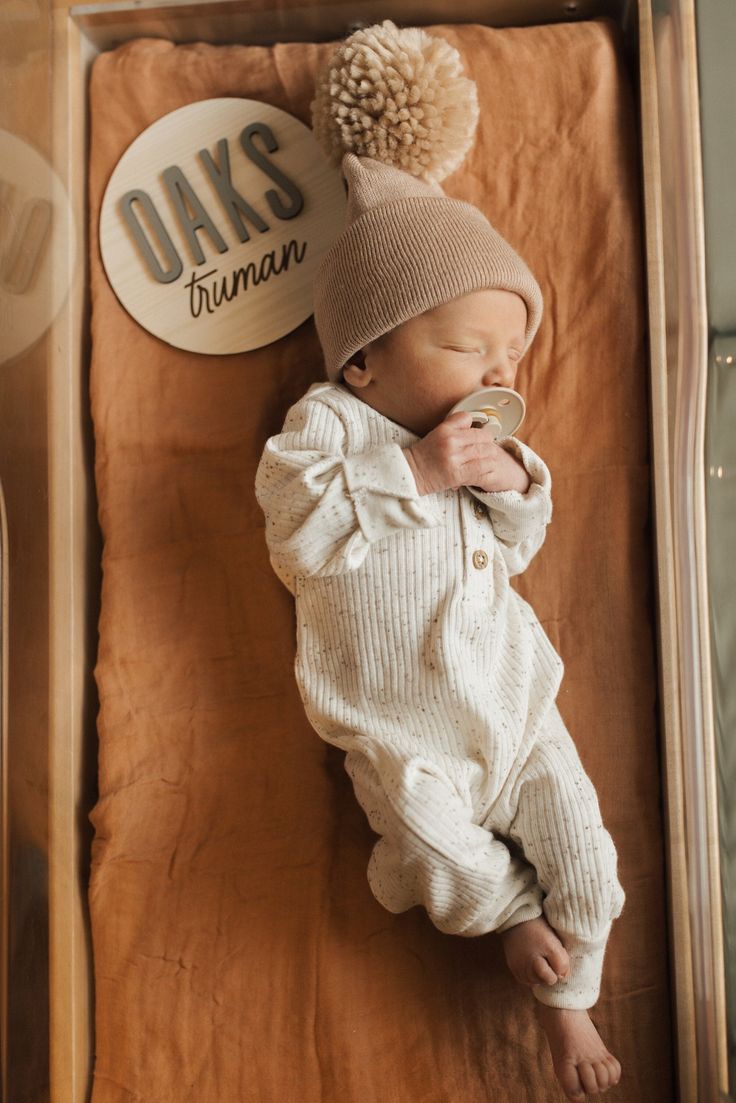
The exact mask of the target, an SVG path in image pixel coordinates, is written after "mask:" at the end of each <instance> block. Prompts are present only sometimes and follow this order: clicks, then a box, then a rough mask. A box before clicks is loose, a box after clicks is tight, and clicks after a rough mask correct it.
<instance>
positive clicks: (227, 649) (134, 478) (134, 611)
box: [89, 19, 674, 1103]
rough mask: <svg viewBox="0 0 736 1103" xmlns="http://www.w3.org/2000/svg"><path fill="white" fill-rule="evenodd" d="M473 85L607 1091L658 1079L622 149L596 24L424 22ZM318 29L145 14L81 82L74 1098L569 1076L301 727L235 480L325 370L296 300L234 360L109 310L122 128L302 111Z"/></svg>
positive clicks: (463, 190) (667, 1040) (255, 537)
mask: <svg viewBox="0 0 736 1103" xmlns="http://www.w3.org/2000/svg"><path fill="white" fill-rule="evenodd" d="M428 29H429V30H430V31H432V30H434V31H436V32H437V33H441V34H444V35H445V36H446V37H447V38H448V39H449V41H450V42H451V43H452V44H453V45H454V46H456V47H457V49H458V50H459V51H460V53H461V55H462V57H463V59H464V63H465V67H466V70H467V72H468V73H469V75H470V76H471V77H472V78H473V79H474V80H475V81H476V82H477V85H478V91H479V96H480V102H481V119H480V124H479V131H478V135H477V140H476V144H475V147H474V149H473V150H472V152H471V153H470V154H469V155H468V157H467V159H466V161H465V163H464V165H463V166H462V167H461V168H460V169H459V170H458V171H457V172H456V173H454V174H453V175H452V176H451V177H449V178H448V179H447V180H446V181H445V183H444V187H445V190H446V192H447V193H448V195H451V196H456V197H458V198H463V199H468V200H470V201H471V202H473V203H475V204H477V205H478V206H479V207H481V208H482V209H483V210H484V211H485V213H486V214H487V215H488V217H489V218H490V219H491V221H492V222H493V223H494V225H496V226H497V227H498V229H499V230H500V232H501V233H503V234H504V235H505V236H506V237H507V238H508V239H509V241H510V242H511V243H512V244H513V245H514V246H515V247H516V248H517V249H518V251H519V252H520V253H521V255H522V256H523V257H524V259H525V260H526V261H527V263H528V264H529V265H530V267H531V269H532V271H533V272H534V273H535V275H536V277H537V279H538V280H539V283H540V285H541V287H542V292H543V295H544V299H545V316H544V318H543V321H542V324H541V328H540V331H539V333H538V335H537V338H536V341H535V342H534V344H533V346H532V348H531V350H530V352H529V353H528V354H527V356H526V358H525V359H524V361H523V362H522V365H521V368H520V372H519V376H518V379H517V386H518V389H519V390H520V391H521V392H522V394H524V396H525V398H526V400H527V406H528V413H527V418H526V421H525V423H524V425H523V427H522V429H521V430H520V431H519V436H520V437H521V438H522V439H524V440H527V441H528V442H529V444H530V445H531V446H532V447H533V448H535V449H536V450H537V451H538V452H539V453H540V454H541V455H542V456H543V457H544V458H545V460H546V461H547V463H548V465H549V467H550V470H551V472H552V478H553V499H554V516H553V520H552V524H551V526H550V528H549V529H548V534H547V539H546V543H545V545H544V547H543V549H542V551H541V552H540V554H539V555H538V556H537V557H536V559H535V560H534V561H533V563H532V564H531V566H530V568H529V569H528V570H527V572H526V573H525V574H523V575H521V576H519V577H517V578H515V579H514V580H513V584H514V585H515V586H516V587H517V588H518V591H519V592H520V593H521V594H522V596H524V597H525V598H526V599H527V600H529V601H530V602H531V603H532V605H533V606H534V608H535V609H536V611H537V613H538V615H539V617H540V619H541V621H542V623H543V624H544V627H545V629H546V630H547V632H548V634H549V636H550V638H551V639H552V641H553V643H554V644H555V646H556V647H557V648H558V650H559V651H560V654H561V655H562V657H563V659H564V661H565V663H566V674H565V678H564V680H563V683H562V688H561V691H560V695H559V699H558V700H559V705H560V709H561V712H562V714H563V717H564V718H565V720H566V722H567V724H568V726H569V728H570V731H571V733H572V735H573V737H574V739H575V740H576V742H577V745H578V747H579V749H580V753H581V757H582V759H583V762H584V764H585V766H586V769H587V770H588V772H589V774H590V775H591V777H592V779H593V782H594V784H595V785H596V788H597V790H598V793H599V799H600V804H601V809H602V812H603V817H604V821H605V823H606V825H607V827H608V829H609V830H610V831H611V834H612V836H613V838H614V841H615V843H616V846H617V848H618V851H619V862H620V874H621V879H622V883H623V885H624V888H625V891H626V893H627V903H626V907H625V909H624V912H623V915H622V916H621V918H620V919H619V920H617V921H616V923H615V924H614V929H613V933H612V936H611V939H610V942H609V945H608V953H607V957H606V964H605V969H604V978H603V986H602V989H601V997H600V1000H599V1002H598V1004H597V1005H596V1006H595V1008H594V1009H593V1012H592V1017H593V1019H594V1021H595V1023H596V1024H597V1026H598V1027H599V1029H600V1031H601V1033H602V1036H603V1038H604V1040H605V1041H606V1042H607V1043H608V1044H609V1046H610V1048H611V1050H612V1052H613V1053H615V1055H616V1056H617V1057H618V1058H619V1060H620V1061H621V1063H622V1066H623V1076H622V1080H621V1083H620V1085H619V1087H618V1088H616V1089H612V1090H610V1091H609V1092H608V1093H606V1098H607V1099H610V1100H611V1101H612V1103H613V1101H615V1100H616V1099H619V1100H623V1099H625V1100H626V1101H627V1103H638V1101H642V1103H658V1101H665V1100H667V1101H669V1100H671V1099H673V1097H674V1086H673V1082H674V1054H673V1043H672V1038H671V1015H670V1002H669V1001H670V990H669V977H668V965H667V925H666V900H665V875H664V874H665V866H664V845H663V822H662V797H661V789H660V780H659V778H660V767H659V733H658V722H657V688H656V661H655V655H656V652H655V634H654V632H655V630H654V591H653V574H652V555H653V552H652V540H653V531H652V511H651V503H650V491H649V481H650V468H649V464H650V455H649V445H648V429H647V425H648V412H647V403H648V379H647V360H646V346H645V327H646V317H645V283H644V265H645V260H644V253H643V243H642V218H643V214H642V205H641V202H640V197H639V176H640V164H639V144H638V130H637V112H636V103H635V98H634V94H633V91H632V89H631V87H630V85H629V80H628V76H627V73H626V71H625V68H624V65H623V62H622V53H621V42H620V39H619V32H618V29H617V27H616V25H615V24H614V23H613V22H612V21H611V20H609V19H597V20H594V21H589V22H580V23H577V24H565V23H562V24H556V25H550V26H539V27H526V28H508V29H498V30H494V29H489V28H487V27H483V26H479V25H442V26H436V27H430V28H428ZM333 47H334V43H321V44H319V45H313V44H311V45H310V44H284V45H276V46H275V47H273V48H266V47H256V46H241V45H236V46H220V47H212V46H210V45H207V44H202V43H197V44H193V45H185V46H175V45H173V44H171V43H169V42H167V41H164V40H158V39H139V40H136V41H134V42H131V43H128V44H127V45H124V46H122V47H120V48H118V49H116V50H113V51H110V52H108V53H104V54H102V55H101V56H99V57H98V58H97V60H96V61H95V64H94V67H93V71H92V79H91V89H90V96H91V155H90V185H89V200H90V235H91V236H90V243H91V258H90V259H91V279H92V285H91V286H92V341H93V350H92V366H91V403H92V415H93V421H94V431H95V443H96V455H95V475H96V483H97V491H98V497H99V520H100V524H101V527H102V531H103V536H104V556H103V590H102V608H101V618H100V624H99V631H100V641H99V655H98V660H97V664H96V667H95V677H96V680H97V685H98V688H99V694H100V712H99V717H98V728H99V739H100V744H99V786H100V796H99V801H98V803H97V804H96V805H95V807H94V809H93V811H92V813H91V819H92V822H93V825H94V828H95V839H94V843H93V855H92V876H91V884H90V889H89V901H90V907H91V915H92V932H93V948H94V971H95V993H96V1010H95V1022H96V1064H95V1080H94V1094H93V1103H123V1101H125V1103H131V1101H145V1103H167V1101H174V1100H175V1101H177V1103H188V1101H190V1100H191V1101H195V1100H196V1101H197V1103H236V1101H237V1103H251V1101H252V1103H272V1101H273V1103H284V1101H285V1100H294V1099H296V1098H299V1100H300V1101H301V1103H317V1101H320V1103H333V1101H334V1103H337V1101H338V1100H339V1101H340V1103H351V1101H353V1100H355V1101H357V1100H360V1101H361V1103H455V1101H460V1100H462V1101H463V1103H487V1101H488V1100H489V1099H490V1100H493V1103H506V1101H508V1103H519V1101H521V1100H530V1101H531V1100H533V1101H535V1103H540V1101H542V1100H558V1099H561V1098H563V1096H562V1093H561V1090H560V1089H559V1088H558V1086H557V1081H556V1079H555V1077H554V1074H553V1070H552V1064H551V1059H550V1057H549V1053H548V1050H547V1043H546V1039H545V1037H544V1034H543V1032H542V1031H541V1028H540V1027H539V1025H538V1023H537V1021H536V1018H535V1016H534V1013H533V1003H534V998H533V996H532V995H531V992H530V991H529V990H528V989H525V988H522V987H520V986H519V985H518V984H517V983H516V982H515V981H514V980H513V978H512V977H511V975H510V974H509V973H508V971H507V969H506V965H505V962H504V959H503V953H502V948H501V945H500V941H499V939H498V937H497V936H496V935H493V934H490V935H487V936H484V937H483V938H479V939H464V938H461V937H453V936H448V935H444V934H442V933H440V932H439V931H437V930H436V929H435V928H434V927H433V926H432V924H431V923H430V921H429V920H428V918H427V915H426V913H425V912H424V911H423V909H421V908H418V907H417V908H413V909H411V910H410V911H409V912H406V913H404V914H402V915H398V916H393V915H391V914H390V913H388V912H386V911H385V910H384V909H383V908H382V907H381V906H380V905H379V904H378V903H377V902H376V901H375V900H374V898H373V896H372V895H371V892H370V889H369V886H368V883H367V880H366V874H365V870H366V864H367V861H368V857H369V854H370V850H371V847H372V844H373V842H374V841H375V835H374V834H373V833H372V831H371V829H370V827H369V826H368V823H367V820H366V819H365V816H364V813H363V812H362V810H361V809H360V807H359V805H358V804H357V801H356V800H355V797H354V795H353V791H352V788H351V784H350V780H349V778H348V776H347V774H346V773H345V771H344V769H343V755H342V752H340V751H338V750H337V749H336V748H332V747H329V746H327V745H326V744H324V743H323V742H322V741H321V740H320V739H319V738H318V736H317V735H316V734H315V733H314V732H313V731H312V729H311V728H310V726H309V724H308V723H307V721H306V719H305V717H304V714H303V709H302V705H301V700H300V698H299V696H298V692H297V689H296V686H295V683H294V677H293V661H294V609H293V601H292V598H291V596H290V595H289V594H288V592H287V591H286V590H285V588H283V587H282V585H281V583H280V582H279V581H278V579H277V578H276V576H275V575H274V574H273V572H272V570H271V567H270V565H269V562H268V557H267V552H266V546H265V540H264V536H263V523H264V522H263V516H262V514H261V512H260V510H259V508H258V505H257V503H256V500H255V497H254V493H253V479H254V474H255V469H256V466H257V463H258V459H259V457H260V454H261V451H262V448H263V445H264V442H265V440H266V438H267V437H268V436H269V435H271V434H273V433H276V432H278V431H279V429H280V428H281V424H282V421H283V417H284V414H285V412H286V410H287V408H288V406H289V405H291V404H292V403H293V402H294V401H295V400H296V399H297V398H298V397H299V395H301V394H302V393H303V392H304V390H306V388H307V387H308V386H309V384H310V383H311V382H313V381H314V380H316V379H319V378H321V377H322V369H321V355H320V348H319V344H318V341H317V338H316V334H315V330H314V325H313V321H312V319H311V318H310V319H309V320H308V321H307V322H305V323H304V324H303V325H302V326H300V327H299V328H298V329H297V330H296V331H294V332H293V333H290V334H288V335H287V336H286V337H284V338H283V339H282V340H280V341H278V342H276V343H274V344H272V345H270V346H268V347H266V348H262V349H259V350H257V351H254V352H250V353H247V354H243V355H240V356H230V357H227V356H226V357H214V356H213V357H207V356H201V355H196V354H189V353H186V352H182V351H180V350H178V349H175V348H172V347H169V346H167V345H166V344H164V343H163V342H161V341H159V340H157V339H156V338H154V337H152V336H150V335H149V334H148V333H146V332H145V331H144V330H143V329H142V328H140V327H139V326H138V325H137V324H136V323H135V322H134V321H133V319H132V318H131V317H129V316H128V314H127V313H126V312H125V310H124V309H123V308H122V307H121V306H120V305H119V303H118V302H117V300H116V298H115V295H114V294H113V291H112V289H111V287H110V286H109V284H108V282H107V280H106V277H105V274H104V270H103V267H102V264H101V260H100V254H99V246H98V213H99V207H100V203H101V200H102V196H103V193H104V189H105V186H106V184H107V181H108V179H109V176H110V174H111V172H112V170H113V168H114V166H115V164H116V162H117V160H118V159H119V157H120V156H121V155H122V153H123V151H124V150H125V149H126V147H127V146H128V145H129V144H130V142H132V141H133V139H134V138H135V137H136V136H137V135H138V134H139V133H140V132H141V131H142V130H143V129H145V128H146V127H147V126H149V125H150V124H151V123H153V122H154V121H155V120H156V119H158V118H159V117H160V116H162V115H164V114H166V113H167V112H169V111H172V110H174V109H175V108H177V107H180V106H182V105H183V104H186V103H190V102H192V101H195V100H199V99H206V98H210V97H216V96H244V97H250V98H254V99H261V100H263V101H267V102H269V103H272V104H275V105H277V106H278V107H280V108H282V109H283V110H285V111H288V112H291V113H292V114H294V115H295V116H296V117H298V118H299V119H301V120H302V121H303V122H305V123H307V124H308V125H309V122H310V120H309V102H310V99H311V97H312V95H313V88H314V76H315V71H316V69H317V67H318V65H319V64H321V62H322V60H323V59H324V58H325V57H326V56H327V55H328V53H329V52H331V50H332V49H333Z"/></svg>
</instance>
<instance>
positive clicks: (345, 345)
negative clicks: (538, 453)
mask: <svg viewBox="0 0 736 1103" xmlns="http://www.w3.org/2000/svg"><path fill="white" fill-rule="evenodd" d="M372 168H373V167H372ZM379 168H380V166H379ZM388 171H390V172H391V171H393V172H395V171H396V170H388ZM483 288H499V289H502V290H507V291H513V292H516V293H517V294H518V295H520V296H521V298H522V299H524V301H525V303H526V307H527V325H526V334H525V342H524V348H523V350H522V355H523V354H524V352H526V350H527V348H528V347H529V345H530V344H531V342H532V340H533V339H534V335H535V334H536V332H537V329H538V327H539V323H540V321H541V318H542V310H543V302H542V293H541V290H540V288H539V285H538V283H537V281H536V280H535V278H534V276H533V275H532V273H531V271H530V270H529V268H528V267H527V266H526V264H525V263H524V261H523V260H522V259H521V257H519V255H518V254H517V253H516V252H515V250H514V249H513V248H512V247H511V246H510V245H509V243H508V242H507V241H506V240H505V238H503V237H502V236H501V234H499V233H498V231H497V230H495V229H494V228H493V226H492V225H491V224H490V222H489V221H488V219H487V218H486V217H485V215H484V214H483V212H482V211H480V210H479V209H478V208H477V207H475V206H474V205H473V204H472V203H466V202H465V201H463V200H460V199H452V198H450V197H449V196H444V197H442V196H439V195H409V196H407V197H405V198H400V199H392V200H389V201H388V202H384V203H377V204H376V205H374V206H372V207H369V208H368V209H367V210H365V211H364V212H363V213H362V214H361V215H360V216H359V217H358V218H356V219H355V220H354V221H353V222H351V223H350V224H349V225H348V226H347V227H346V228H345V230H344V231H343V233H342V234H341V235H340V237H339V238H338V239H337V240H336V241H335V242H334V243H333V245H332V246H331V247H330V249H329V250H328V251H327V253H326V254H325V256H324V257H323V258H322V261H321V262H320V264H319V266H318V268H317V271H316V273H315V280H314V318H315V325H316V328H317V334H318V336H319V339H320V343H321V345H322V349H323V352H324V357H325V369H326V373H327V377H328V378H329V379H330V380H332V381H333V382H336V381H338V380H339V379H340V372H341V369H342V368H343V366H344V365H345V364H346V363H347V362H348V360H349V359H350V357H351V356H352V355H353V354H354V353H355V352H357V351H358V349H361V348H363V347H364V346H365V345H366V344H368V342H369V341H373V340H375V339H376V338H378V337H380V336H382V335H383V334H384V333H387V332H388V331H389V330H391V329H394V328H395V327H396V326H398V325H401V323H402V322H405V321H408V320H409V319H410V318H413V317H415V316H416V315H418V314H423V313H424V312H425V311H427V310H431V309H433V308H434V307H437V306H440V305H442V304H443V303H446V302H449V301H450V300H452V299H456V298H459V297H460V296H462V295H466V294H469V293H470V292H473V291H479V290H481V289H483Z"/></svg>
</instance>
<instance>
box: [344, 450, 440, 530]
mask: <svg viewBox="0 0 736 1103" xmlns="http://www.w3.org/2000/svg"><path fill="white" fill-rule="evenodd" d="M343 468H344V471H345V483H346V485H347V489H348V493H349V494H350V497H351V498H352V501H353V504H354V505H355V510H356V513H357V516H358V523H359V524H360V528H361V530H362V532H363V535H364V536H365V538H366V540H369V541H373V540H378V539H380V537H382V536H387V535H389V534H390V533H393V532H396V530H397V529H402V528H436V527H437V526H439V525H441V524H442V519H441V518H440V517H439V515H438V513H437V510H436V509H434V508H432V506H431V505H430V502H429V499H430V498H431V497H432V495H428V494H425V495H420V494H419V489H418V487H417V484H416V479H415V478H414V474H413V472H412V469H411V467H410V466H409V461H408V460H407V458H406V456H405V455H404V451H403V449H402V448H401V446H400V445H399V444H397V443H396V442H395V441H389V442H387V443H386V444H379V445H377V446H376V447H375V448H372V449H371V450H370V451H368V452H362V453H358V454H357V455H353V456H346V457H345V459H344V460H343Z"/></svg>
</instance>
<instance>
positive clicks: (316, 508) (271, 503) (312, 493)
mask: <svg viewBox="0 0 736 1103" xmlns="http://www.w3.org/2000/svg"><path fill="white" fill-rule="evenodd" d="M346 450H347V430H346V427H345V424H344V422H343V420H342V418H341V417H340V415H339V414H338V413H337V411H335V410H334V409H333V408H332V407H331V406H330V405H328V404H327V403H325V402H320V401H319V400H317V399H314V398H304V399H301V400H300V401H299V402H297V403H295V405H294V406H292V407H291V408H290V410H289V411H288V413H287V416H286V420H285V421H284V425H283V428H282V431H281V432H280V433H277V434H276V435H275V436H273V437H270V438H269V439H268V440H267V441H266V445H265V448H264V450H263V453H262V455H261V458H260V461H259V464H258V468H257V471H256V477H255V495H256V499H257V501H258V504H259V506H260V507H261V509H262V510H263V513H264V516H265V520H266V528H265V537H266V544H267V546H268V550H269V556H270V560H271V565H272V566H273V568H274V571H275V572H276V574H277V575H278V577H279V578H280V579H281V581H282V582H283V583H284V585H285V586H286V587H287V589H288V590H290V591H291V593H295V590H296V579H297V578H298V577H307V576H308V577H315V576H322V575H330V574H341V573H343V572H346V571H351V570H354V569H355V568H356V567H358V566H359V565H360V564H361V563H362V562H363V560H364V559H365V557H366V555H367V554H368V551H369V549H370V547H371V545H372V544H373V543H374V542H375V541H376V540H380V539H381V538H382V537H384V536H391V535H394V534H396V533H398V532H400V531H401V530H402V529H407V528H433V527H436V526H439V525H441V524H443V521H442V518H441V517H440V516H439V514H438V512H437V510H436V508H434V507H433V506H432V503H431V501H430V500H429V499H430V497H431V496H427V495H425V496H420V494H419V491H418V488H417V484H416V481H415V479H414V475H413V473H412V470H411V467H410V466H409V463H408V461H407V459H406V456H405V455H404V452H403V450H402V448H401V446H400V445H399V444H398V443H395V442H387V443H384V444H379V445H376V446H374V447H373V448H370V449H367V450H366V451H364V452H360V453H358V454H354V455H347V454H346Z"/></svg>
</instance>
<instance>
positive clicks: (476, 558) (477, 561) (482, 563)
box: [473, 548, 488, 571]
mask: <svg viewBox="0 0 736 1103" xmlns="http://www.w3.org/2000/svg"><path fill="white" fill-rule="evenodd" d="M473 566H474V567H477V568H478V570H479V571H482V570H483V568H484V567H487V566H488V556H487V555H486V553H485V552H484V551H483V549H482V548H478V550H477V551H474V552H473Z"/></svg>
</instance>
